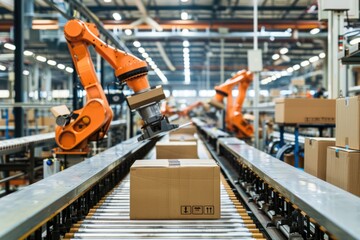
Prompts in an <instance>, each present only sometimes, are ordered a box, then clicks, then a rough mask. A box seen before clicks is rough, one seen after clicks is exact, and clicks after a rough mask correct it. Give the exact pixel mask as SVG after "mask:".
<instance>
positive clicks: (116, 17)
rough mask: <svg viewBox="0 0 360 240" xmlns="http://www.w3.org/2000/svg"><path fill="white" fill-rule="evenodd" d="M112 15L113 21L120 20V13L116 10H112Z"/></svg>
mask: <svg viewBox="0 0 360 240" xmlns="http://www.w3.org/2000/svg"><path fill="white" fill-rule="evenodd" d="M112 16H113V18H114V19H115V21H120V20H121V15H120V13H118V12H114V13H113V15H112Z"/></svg>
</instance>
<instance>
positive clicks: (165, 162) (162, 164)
mask: <svg viewBox="0 0 360 240" xmlns="http://www.w3.org/2000/svg"><path fill="white" fill-rule="evenodd" d="M175 161H176V162H177V163H176V164H174V163H175ZM170 166H171V167H176V166H181V167H204V166H205V167H217V164H216V162H215V161H214V160H213V159H156V160H136V161H135V163H134V164H133V165H132V166H131V168H132V169H134V168H166V167H170Z"/></svg>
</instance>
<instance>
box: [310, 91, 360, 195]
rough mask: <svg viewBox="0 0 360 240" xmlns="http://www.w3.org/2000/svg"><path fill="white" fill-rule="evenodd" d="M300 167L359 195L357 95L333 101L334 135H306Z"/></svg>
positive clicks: (359, 106) (359, 114)
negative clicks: (319, 136) (334, 104)
mask: <svg viewBox="0 0 360 240" xmlns="http://www.w3.org/2000/svg"><path fill="white" fill-rule="evenodd" d="M304 170H305V171H306V172H308V173H310V174H312V175H314V176H316V177H318V178H321V179H323V180H325V181H327V182H329V183H331V184H333V185H335V186H337V187H340V188H342V189H344V190H346V191H348V192H350V193H353V194H355V195H358V196H360V98H359V97H350V98H339V99H337V100H336V138H307V139H306V141H305V168H304Z"/></svg>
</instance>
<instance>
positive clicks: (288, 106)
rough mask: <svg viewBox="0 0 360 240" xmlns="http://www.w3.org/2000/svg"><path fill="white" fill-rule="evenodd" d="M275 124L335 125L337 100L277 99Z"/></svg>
mask: <svg viewBox="0 0 360 240" xmlns="http://www.w3.org/2000/svg"><path fill="white" fill-rule="evenodd" d="M275 122H276V123H288V124H295V123H301V124H335V99H309V98H279V99H276V100H275Z"/></svg>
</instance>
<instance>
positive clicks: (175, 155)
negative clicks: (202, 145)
mask: <svg viewBox="0 0 360 240" xmlns="http://www.w3.org/2000/svg"><path fill="white" fill-rule="evenodd" d="M156 158H157V159H197V158H199V157H198V151H197V142H158V143H156Z"/></svg>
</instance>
